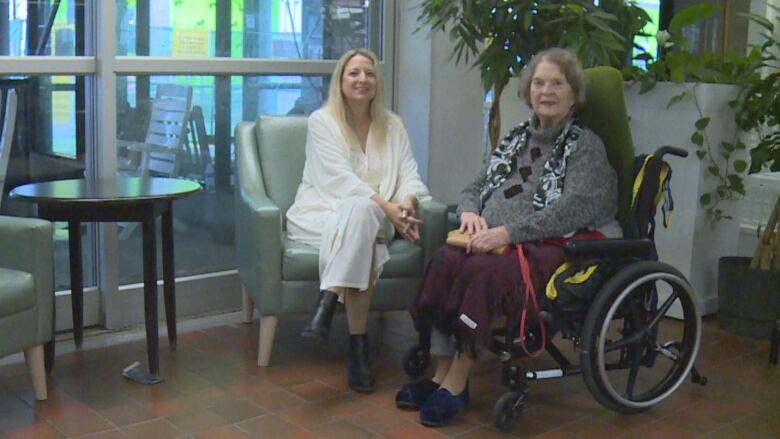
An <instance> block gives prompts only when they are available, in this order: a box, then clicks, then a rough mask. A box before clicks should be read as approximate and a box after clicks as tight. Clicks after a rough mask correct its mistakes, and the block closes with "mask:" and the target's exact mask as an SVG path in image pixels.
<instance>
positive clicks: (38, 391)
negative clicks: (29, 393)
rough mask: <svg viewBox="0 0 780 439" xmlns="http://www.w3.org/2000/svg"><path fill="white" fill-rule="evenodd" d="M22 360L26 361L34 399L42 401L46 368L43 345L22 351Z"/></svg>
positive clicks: (43, 398) (44, 395) (45, 396)
mask: <svg viewBox="0 0 780 439" xmlns="http://www.w3.org/2000/svg"><path fill="white" fill-rule="evenodd" d="M24 359H25V361H27V369H28V370H29V371H30V377H31V378H32V385H33V390H34V391H35V399H37V400H38V401H43V400H45V399H46V398H47V395H46V367H45V366H44V364H43V363H44V362H43V345H42V344H39V345H38V346H33V347H31V348H27V349H25V350H24Z"/></svg>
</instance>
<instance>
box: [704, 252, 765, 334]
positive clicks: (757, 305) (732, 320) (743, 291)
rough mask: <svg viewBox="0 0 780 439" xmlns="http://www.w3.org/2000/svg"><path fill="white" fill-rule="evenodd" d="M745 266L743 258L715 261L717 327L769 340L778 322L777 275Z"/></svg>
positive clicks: (746, 264)
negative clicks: (716, 272) (716, 263)
mask: <svg viewBox="0 0 780 439" xmlns="http://www.w3.org/2000/svg"><path fill="white" fill-rule="evenodd" d="M749 266H750V258H746V257H724V258H720V260H719V261H718V325H719V326H720V327H721V328H722V329H725V330H726V331H729V332H733V333H735V334H739V335H745V336H748V337H753V338H762V339H769V338H770V337H771V335H772V332H773V331H774V329H775V324H776V322H777V320H778V319H780V272H777V271H764V270H755V269H750V268H748V267H749Z"/></svg>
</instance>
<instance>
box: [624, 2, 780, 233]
mask: <svg viewBox="0 0 780 439" xmlns="http://www.w3.org/2000/svg"><path fill="white" fill-rule="evenodd" d="M768 6H769V7H772V8H774V9H775V10H778V9H777V8H775V7H774V6H772V5H768ZM720 11H721V10H720V7H718V6H715V5H712V4H708V3H703V4H697V5H693V6H690V7H688V8H685V9H683V10H681V11H680V12H678V13H677V14H676V15H675V16H674V18H673V19H672V21H671V23H670V26H669V29H668V30H666V31H661V32H659V35H658V42H659V45H660V46H661V56H660V57H659V58H658V59H657V60H651V59H650V57H648V56H647V55H640V57H639V59H642V60H646V61H648V62H647V68H646V70H642V69H639V68H636V67H632V68H627V69H624V76H625V78H626V79H629V80H631V79H633V80H638V81H639V82H640V84H641V85H640V94H641V93H646V92H648V91H650V90H651V89H652V88H653V87H654V86H655V84H656V83H657V82H658V81H671V82H675V83H678V84H686V86H685V89H684V91H683V92H682V93H680V94H678V95H676V96H673V97H672V98H671V99H670V101H669V103H668V106H672V105H674V104H675V103H677V102H679V101H681V100H683V99H691V100H692V101H693V103H694V105H695V107H696V109H697V111H698V119H697V120H696V122H695V124H694V127H692V128H693V132H692V134H691V138H690V140H691V143H693V144H694V145H696V147H697V150H696V156H697V157H698V158H699V159H700V160H702V161H704V162H705V166H706V168H705V169H706V170H707V173H708V174H709V175H710V176H711V177H712V178H714V179H716V184H715V186H714V188H713V190H712V191H709V192H705V193H703V194H702V195H701V196H700V198H699V203H700V205H701V206H702V207H704V208H705V210H706V212H707V215H708V217H709V218H710V219H712V220H714V221H718V220H721V219H725V218H730V216H729V215H727V214H726V213H725V212H724V211H723V209H722V208H721V201H723V200H734V199H738V198H740V197H742V196H743V195H744V194H745V185H744V177H745V175H746V174H747V173H748V172H758V171H761V170H765V169H769V170H778V169H780V134H779V133H778V127H780V76H779V75H778V72H777V70H778V67H780V64H779V63H778V57H777V56H776V55H775V52H773V51H776V50H778V49H780V43H779V42H778V37H777V35H776V32H775V29H776V28H775V26H774V24H773V23H771V22H770V21H769V20H767V19H766V18H764V17H761V16H757V15H753V14H741V15H742V17H743V18H744V19H747V20H751V21H753V22H755V23H758V24H759V25H761V26H762V27H763V28H764V30H765V32H764V33H763V34H762V38H763V42H762V43H761V44H759V45H755V46H753V47H751V48H750V51H749V52H748V54H747V55H739V54H735V53H731V52H726V53H723V54H713V53H694V52H692V51H690V50H689V47H688V41H687V39H686V37H685V36H684V35H683V33H682V29H683V28H685V27H686V26H690V25H693V24H696V23H698V22H700V21H702V20H705V19H707V18H709V17H712V16H713V15H715V14H717V13H719V12H720ZM767 69H768V70H770V71H771V72H770V73H769V74H764V73H762V72H763V71H764V70H767ZM700 83H725V84H734V85H736V86H737V90H738V92H737V96H736V97H735V99H733V100H732V101H730V102H729V106H730V107H731V108H732V109H733V110H734V113H735V122H736V125H737V127H738V130H735V132H734V133H733V134H732V135H731V136H730V138H729V139H725V140H722V141H721V142H720V143H718V144H714V143H713V141H712V139H711V138H710V136H709V135H708V134H707V128H708V126H709V123H710V117H709V116H708V115H705V114H704V113H703V111H702V109H701V106H700V105H699V102H698V98H697V95H696V88H697V85H698V84H700ZM740 130H741V132H740ZM748 132H752V133H754V134H755V135H756V137H757V138H758V139H759V141H758V144H757V145H756V146H753V147H751V148H750V164H749V165H748V162H747V161H746V160H745V159H746V158H747V157H746V154H744V153H743V151H745V150H747V149H748V146H747V145H746V144H745V143H744V141H743V140H742V138H741V135H742V134H743V133H748Z"/></svg>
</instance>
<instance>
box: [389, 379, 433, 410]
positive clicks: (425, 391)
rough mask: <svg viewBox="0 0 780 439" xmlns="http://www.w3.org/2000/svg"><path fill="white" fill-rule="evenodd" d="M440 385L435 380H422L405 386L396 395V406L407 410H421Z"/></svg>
mask: <svg viewBox="0 0 780 439" xmlns="http://www.w3.org/2000/svg"><path fill="white" fill-rule="evenodd" d="M438 388H439V385H438V384H436V383H435V382H433V380H420V381H415V382H413V383H407V384H404V386H403V387H401V390H399V391H398V393H396V394H395V406H396V407H398V408H399V409H405V410H420V407H421V406H422V405H423V404H425V401H427V400H428V397H430V396H431V395H432V394H433V392H435V391H436V389H438Z"/></svg>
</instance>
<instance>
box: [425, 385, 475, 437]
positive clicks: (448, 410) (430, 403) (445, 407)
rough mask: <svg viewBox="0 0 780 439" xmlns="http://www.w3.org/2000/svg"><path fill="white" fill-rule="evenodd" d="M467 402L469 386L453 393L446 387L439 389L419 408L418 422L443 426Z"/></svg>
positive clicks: (450, 420) (432, 425)
mask: <svg viewBox="0 0 780 439" xmlns="http://www.w3.org/2000/svg"><path fill="white" fill-rule="evenodd" d="M468 402H469V387H468V384H467V385H466V388H465V389H463V391H462V392H460V394H459V395H453V394H452V393H450V391H449V390H447V389H439V390H437V391H435V392H433V394H432V395H431V396H430V398H428V400H427V401H425V404H423V405H422V408H420V423H422V425H424V426H426V427H443V426H445V425H447V424H449V423H450V422H452V421H453V420H454V419H455V418H457V417H458V414H460V412H462V411H463V409H464V408H465V407H466V404H468Z"/></svg>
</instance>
